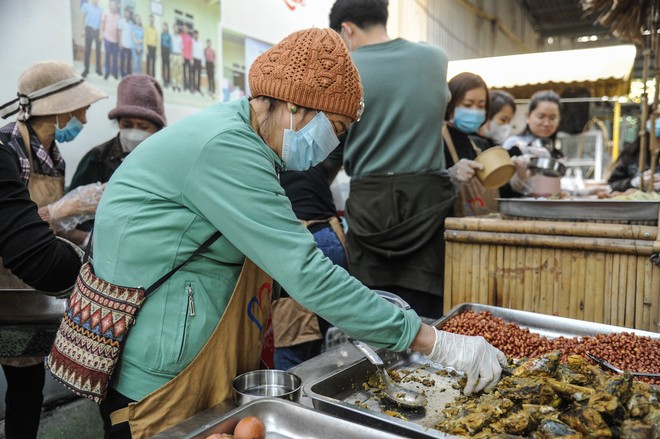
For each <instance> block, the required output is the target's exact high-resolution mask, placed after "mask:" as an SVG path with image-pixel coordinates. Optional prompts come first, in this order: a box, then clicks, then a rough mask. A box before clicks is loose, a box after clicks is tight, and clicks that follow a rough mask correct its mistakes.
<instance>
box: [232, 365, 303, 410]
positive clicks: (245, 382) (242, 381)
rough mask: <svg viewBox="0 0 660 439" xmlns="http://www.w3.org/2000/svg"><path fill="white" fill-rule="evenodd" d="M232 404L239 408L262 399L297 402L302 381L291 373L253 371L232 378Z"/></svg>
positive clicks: (270, 370) (266, 370)
mask: <svg viewBox="0 0 660 439" xmlns="http://www.w3.org/2000/svg"><path fill="white" fill-rule="evenodd" d="M232 387H233V389H234V402H235V403H236V405H238V406H240V405H243V404H247V403H248V402H251V401H254V400H257V399H262V398H281V399H287V400H289V401H293V402H298V401H299V400H300V393H301V389H302V380H301V379H300V378H299V377H298V376H297V375H295V374H292V373H291V372H285V371H283V370H275V369H263V370H253V371H251V372H246V373H244V374H241V375H239V376H237V377H236V378H234V382H233V383H232Z"/></svg>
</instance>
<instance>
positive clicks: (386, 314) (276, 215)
mask: <svg viewBox="0 0 660 439" xmlns="http://www.w3.org/2000/svg"><path fill="white" fill-rule="evenodd" d="M249 108H250V106H249V103H248V100H247V99H241V100H239V101H234V102H230V103H223V104H216V105H213V106H211V107H209V108H207V109H206V110H204V111H201V112H199V113H197V114H194V115H192V116H190V117H188V118H186V119H184V120H182V121H180V122H179V123H176V124H174V125H172V126H170V127H167V128H166V129H164V130H162V131H160V132H158V133H156V134H154V135H152V136H151V137H149V138H148V139H147V140H145V141H144V142H143V143H141V144H140V145H139V147H138V148H136V149H135V151H133V152H132V153H131V154H130V155H129V156H128V157H127V158H126V160H125V161H124V163H123V164H122V165H121V166H120V167H119V169H118V170H117V171H116V172H115V173H114V174H113V176H112V178H111V180H110V182H109V184H108V186H107V188H106V190H105V193H104V194H103V197H102V199H101V203H100V204H99V208H98V211H97V215H96V223H95V231H94V269H95V272H96V274H97V275H98V276H99V277H101V278H103V279H105V280H107V281H109V282H112V283H115V284H117V285H122V286H143V287H145V288H147V287H148V286H150V285H151V284H152V283H154V282H155V281H156V280H158V279H159V278H160V277H161V276H162V275H164V274H165V273H167V272H168V271H169V270H170V269H171V268H172V267H174V266H175V265H177V264H178V263H180V262H182V261H184V260H185V259H186V258H187V257H188V256H189V255H190V254H192V253H193V252H194V251H195V249H196V248H197V247H199V245H200V244H201V243H202V242H204V241H205V240H206V239H207V238H208V237H210V236H211V235H212V234H213V233H214V232H215V231H216V230H220V231H221V232H222V234H223V235H222V237H221V238H220V239H219V240H218V241H216V242H215V243H214V244H213V245H212V246H211V247H210V248H209V249H208V250H207V251H206V252H205V253H204V254H203V255H202V256H201V257H199V258H197V259H196V260H194V261H192V262H190V263H189V264H188V265H186V266H184V267H183V268H182V269H181V270H179V271H178V272H177V273H176V274H175V275H174V276H172V278H171V279H170V280H169V281H168V282H166V283H165V284H164V285H163V286H162V287H161V288H160V289H158V290H157V291H156V292H154V293H153V294H152V295H151V296H149V298H148V299H147V300H146V302H145V303H144V305H143V306H142V309H141V310H140V312H139V314H138V317H137V320H136V324H135V326H133V328H132V329H131V331H130V333H129V335H128V337H127V341H126V346H125V349H124V352H123V356H122V362H121V364H120V368H119V372H118V373H117V374H115V376H114V377H113V383H112V386H113V387H115V388H116V389H117V390H118V391H119V392H120V393H122V394H124V395H125V396H127V397H129V398H131V399H135V400H139V399H141V398H143V397H144V396H146V395H147V394H148V393H150V392H151V391H153V390H155V389H157V388H158V387H160V386H162V385H164V384H165V383H167V382H168V381H169V380H171V379H172V378H173V377H174V376H176V375H177V374H178V373H179V372H180V371H181V370H183V368H184V367H185V366H186V365H187V364H189V363H190V362H191V361H192V360H193V358H194V357H195V356H196V354H197V353H198V352H199V351H200V349H201V348H202V346H203V345H204V343H205V342H206V340H207V339H208V337H209V336H210V334H211V332H212V331H213V330H214V329H215V327H216V325H217V323H218V321H219V319H220V317H221V316H222V313H223V312H224V310H225V307H226V305H227V303H228V302H229V299H230V296H231V294H232V291H233V290H234V286H235V284H236V281H237V279H238V275H239V273H240V270H241V266H242V264H243V261H244V259H245V257H248V258H250V259H251V260H253V261H254V262H255V263H256V264H257V265H258V266H259V267H261V268H262V269H263V270H264V271H266V272H267V273H268V274H269V275H271V276H272V277H273V278H274V279H275V280H276V281H277V282H279V283H280V284H281V285H282V287H283V288H284V289H285V290H286V291H287V292H288V293H289V294H290V295H291V296H292V297H293V298H295V299H296V300H297V301H298V302H299V303H301V304H302V305H303V306H305V307H307V308H309V309H311V310H313V311H315V312H316V313H318V314H319V315H321V316H322V317H323V318H325V319H326V320H328V321H330V322H331V323H332V324H334V325H336V326H337V327H339V328H341V329H343V330H344V331H346V332H347V333H348V334H350V335H352V336H353V337H355V338H357V339H360V340H363V341H365V342H367V343H369V344H372V345H375V346H381V347H388V348H390V349H393V350H404V349H406V348H407V347H408V346H409V345H410V344H411V343H412V341H413V339H414V338H415V336H416V334H417V332H418V330H419V327H420V325H421V321H420V319H419V317H418V316H417V315H416V314H415V313H414V312H413V311H406V312H404V311H401V310H400V309H398V308H396V307H395V306H394V305H392V304H390V303H388V302H386V301H385V300H382V299H380V298H379V297H378V296H377V295H376V294H375V293H373V292H372V291H370V290H369V289H367V288H366V287H365V286H363V285H362V284H361V283H360V282H359V281H358V280H356V279H355V278H353V277H351V276H350V275H349V274H348V273H347V272H346V271H344V270H343V269H342V268H340V267H338V266H336V265H334V264H332V262H331V261H330V260H329V259H327V258H326V257H325V256H324V255H323V253H322V252H321V251H320V250H318V249H317V248H316V244H315V242H314V239H313V237H312V235H311V234H310V233H309V232H308V231H307V229H306V228H305V227H303V226H302V225H301V224H300V222H299V221H298V220H297V219H296V217H295V215H294V214H293V211H292V209H291V204H290V202H289V200H288V198H287V197H286V195H285V193H284V190H283V189H282V187H281V186H280V184H279V180H278V176H277V172H276V169H277V168H278V167H281V166H282V162H281V160H280V158H279V157H278V156H277V154H275V152H273V150H271V149H270V148H269V147H268V146H267V145H266V144H265V143H264V142H263V140H262V139H261V138H260V137H259V136H258V135H257V134H256V133H255V132H254V130H253V129H252V128H251V127H250V124H249V118H250V116H249V114H250V112H249ZM190 295H191V296H192V300H189V296H190ZM191 305H193V306H194V308H195V312H194V315H192V314H193V313H192V312H191V311H192V310H191V309H190V307H191ZM227 336H228V337H240V336H241V334H239V333H236V334H227Z"/></svg>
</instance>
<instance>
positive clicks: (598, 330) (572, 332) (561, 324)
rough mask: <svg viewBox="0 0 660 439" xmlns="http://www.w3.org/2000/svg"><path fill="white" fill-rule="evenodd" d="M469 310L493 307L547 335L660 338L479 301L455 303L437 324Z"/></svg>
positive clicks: (496, 312) (497, 312)
mask: <svg viewBox="0 0 660 439" xmlns="http://www.w3.org/2000/svg"><path fill="white" fill-rule="evenodd" d="M467 311H474V312H484V311H490V312H491V313H492V314H493V315H494V316H495V317H500V318H501V319H504V320H506V321H507V322H511V323H515V324H517V325H518V326H520V327H522V328H529V330H530V331H531V332H534V333H537V334H540V335H543V336H545V337H548V338H556V337H560V336H564V337H581V336H592V335H596V334H613V333H619V332H631V333H634V334H636V335H639V336H645V337H651V338H653V339H657V340H660V333H657V332H649V331H641V330H639V329H631V328H624V327H622V326H613V325H605V324H602V323H593V322H587V321H584V320H576V319H569V318H566V317H557V316H551V315H547V314H538V313H535V312H529V311H518V310H515V309H508V308H501V307H498V306H491V305H481V304H478V303H461V304H459V305H457V306H455V307H454V308H453V309H452V310H451V311H449V312H448V313H447V314H446V315H445V316H444V317H442V318H441V319H439V320H438V321H437V322H436V323H435V327H436V328H438V329H442V327H443V326H444V325H445V323H446V322H447V321H448V320H450V319H451V318H452V317H454V316H456V315H458V314H461V313H463V312H467Z"/></svg>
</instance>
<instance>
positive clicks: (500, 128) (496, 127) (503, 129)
mask: <svg viewBox="0 0 660 439" xmlns="http://www.w3.org/2000/svg"><path fill="white" fill-rule="evenodd" d="M484 128H485V129H484V134H485V135H486V137H488V138H490V139H491V140H492V141H493V142H494V143H495V144H496V145H501V144H502V143H504V141H505V140H506V138H507V137H509V134H510V133H511V125H509V124H508V123H507V124H503V125H500V124H499V123H497V122H495V121H494V120H491V121H490V123H489V124H488V126H486V127H484Z"/></svg>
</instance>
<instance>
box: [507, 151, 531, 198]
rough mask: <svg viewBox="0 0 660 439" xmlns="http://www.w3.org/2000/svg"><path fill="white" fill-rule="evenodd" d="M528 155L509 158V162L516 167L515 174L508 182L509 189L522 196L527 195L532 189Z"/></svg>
mask: <svg viewBox="0 0 660 439" xmlns="http://www.w3.org/2000/svg"><path fill="white" fill-rule="evenodd" d="M529 159H530V156H529V155H521V156H515V157H511V161H512V162H513V164H514V165H515V167H516V172H515V174H513V177H511V180H509V184H510V185H511V189H513V190H514V191H516V192H518V193H521V194H523V195H529V194H530V193H531V192H532V189H533V188H534V184H533V182H532V180H531V177H532V173H531V172H530V171H529V169H528V167H529Z"/></svg>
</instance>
